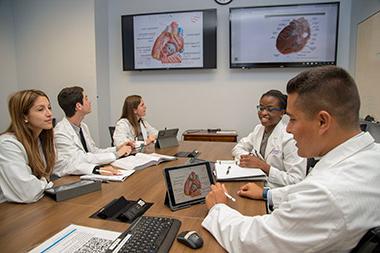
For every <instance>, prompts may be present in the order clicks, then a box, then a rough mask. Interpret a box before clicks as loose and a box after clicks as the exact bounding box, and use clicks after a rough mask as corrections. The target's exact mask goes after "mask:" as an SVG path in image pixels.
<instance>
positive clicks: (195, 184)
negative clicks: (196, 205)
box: [183, 171, 202, 197]
mask: <svg viewBox="0 0 380 253" xmlns="http://www.w3.org/2000/svg"><path fill="white" fill-rule="evenodd" d="M201 189H202V184H201V181H200V180H199V177H198V175H197V174H195V172H194V171H192V172H191V173H190V174H189V176H188V177H187V180H186V182H185V185H184V187H183V192H184V193H185V195H187V196H191V197H195V196H199V195H201Z"/></svg>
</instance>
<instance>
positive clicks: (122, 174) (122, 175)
mask: <svg viewBox="0 0 380 253" xmlns="http://www.w3.org/2000/svg"><path fill="white" fill-rule="evenodd" d="M119 171H120V175H112V176H106V175H99V174H89V175H83V176H80V179H82V180H93V181H117V182H122V181H124V180H125V179H126V178H127V177H129V176H130V175H132V174H133V173H134V172H135V170H119Z"/></svg>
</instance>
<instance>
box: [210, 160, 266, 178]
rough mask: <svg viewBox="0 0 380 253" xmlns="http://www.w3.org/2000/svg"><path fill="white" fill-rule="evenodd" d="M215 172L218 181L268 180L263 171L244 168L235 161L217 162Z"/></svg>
mask: <svg viewBox="0 0 380 253" xmlns="http://www.w3.org/2000/svg"><path fill="white" fill-rule="evenodd" d="M215 172H216V179H217V180H218V181H257V180H266V175H265V173H264V172H263V171H262V170H261V169H257V168H242V167H240V166H239V165H237V164H236V162H235V161H234V160H218V161H216V163H215Z"/></svg>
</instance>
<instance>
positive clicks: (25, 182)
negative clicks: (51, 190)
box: [0, 133, 52, 203]
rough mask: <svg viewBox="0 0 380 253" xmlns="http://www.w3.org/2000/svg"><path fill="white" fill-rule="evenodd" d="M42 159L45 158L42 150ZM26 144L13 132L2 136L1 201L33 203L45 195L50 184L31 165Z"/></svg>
mask: <svg viewBox="0 0 380 253" xmlns="http://www.w3.org/2000/svg"><path fill="white" fill-rule="evenodd" d="M40 154H41V157H42V159H45V157H44V155H43V152H42V150H40ZM28 164H29V160H28V155H27V154H26V151H25V148H24V146H23V145H22V144H21V142H19V141H18V140H17V138H16V136H14V135H13V134H11V133H5V134H3V135H1V136H0V203H1V202H4V201H12V202H19V203H32V202H36V201H37V200H39V199H40V198H41V197H42V196H43V195H44V190H45V188H47V187H50V186H51V185H52V184H48V182H47V181H46V179H45V178H44V177H43V178H41V179H38V178H37V177H36V176H35V175H33V173H32V169H31V168H30V167H29V165H28Z"/></svg>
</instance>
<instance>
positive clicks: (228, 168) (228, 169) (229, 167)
mask: <svg viewBox="0 0 380 253" xmlns="http://www.w3.org/2000/svg"><path fill="white" fill-rule="evenodd" d="M230 169H231V166H228V167H227V171H226V175H228V173H230Z"/></svg>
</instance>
